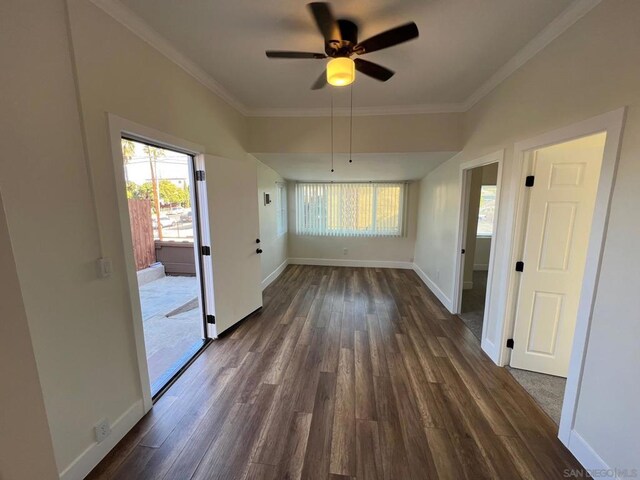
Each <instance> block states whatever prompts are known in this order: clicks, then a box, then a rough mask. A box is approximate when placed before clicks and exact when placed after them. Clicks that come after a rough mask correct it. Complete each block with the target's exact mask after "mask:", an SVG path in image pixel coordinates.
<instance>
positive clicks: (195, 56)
mask: <svg viewBox="0 0 640 480" xmlns="http://www.w3.org/2000/svg"><path fill="white" fill-rule="evenodd" d="M121 3H122V4H124V5H125V7H128V9H130V10H131V11H133V12H134V13H135V14H137V15H138V16H139V17H140V18H141V19H142V20H143V21H144V22H145V23H147V24H148V25H150V26H151V27H152V29H154V30H155V31H156V32H158V33H159V34H160V35H161V36H162V37H164V38H165V39H166V40H168V41H169V42H170V43H171V44H172V45H173V46H174V47H175V48H177V49H178V51H179V52H180V53H182V54H183V55H184V56H186V57H187V58H188V59H190V60H191V61H193V62H194V63H195V64H196V65H197V66H199V67H200V68H201V69H202V70H203V71H204V72H206V73H207V74H208V75H209V76H210V77H212V78H213V79H214V80H215V81H216V82H217V83H218V84H219V85H220V86H221V87H222V88H223V89H224V90H225V91H226V92H228V93H229V94H230V96H231V97H233V98H234V99H235V100H237V101H238V102H239V103H241V104H242V105H244V106H245V107H247V108H248V109H249V110H252V111H255V112H260V111H261V110H262V111H266V110H271V109H311V108H326V107H327V106H328V102H329V93H330V92H329V89H324V90H323V91H311V90H310V89H309V87H310V85H311V84H312V83H313V81H314V80H315V79H316V78H317V76H318V75H319V74H320V72H321V71H322V70H323V64H324V62H325V60H269V59H267V58H266V57H265V54H264V51H265V50H266V49H284V50H307V51H322V49H323V40H322V37H321V35H320V33H319V32H318V31H317V29H316V27H315V24H314V23H313V20H312V18H311V16H310V14H309V12H308V10H307V7H306V5H305V4H306V2H304V1H296V0H260V1H256V0H231V1H229V0H228V1H221V0H190V1H188V2H184V1H180V2H177V1H175V0H121ZM570 3H571V0H367V1H364V0H343V1H341V2H334V3H333V9H334V13H335V16H336V17H338V18H350V19H353V20H355V21H356V22H357V23H358V24H359V25H360V38H361V39H364V38H367V37H369V36H371V35H375V34H376V33H379V32H380V31H382V30H385V29H387V28H391V27H394V26H396V25H399V24H402V23H405V22H407V21H411V20H413V21H415V22H416V23H417V25H418V27H419V29H420V32H421V33H420V38H418V39H417V40H414V41H412V42H408V43H406V44H402V45H398V46H396V47H392V48H390V49H388V50H384V51H380V52H374V53H372V54H370V55H366V57H365V58H367V59H369V60H371V61H374V62H377V63H380V64H382V65H384V66H387V67H389V68H391V69H392V70H395V71H396V72H397V73H396V75H395V77H393V78H392V79H391V80H390V81H389V82H387V83H380V82H377V81H375V80H373V79H370V78H368V77H364V76H363V75H359V76H358V77H357V79H356V83H355V87H354V102H355V105H356V106H357V107H385V106H396V107H403V106H406V107H411V106H415V105H443V104H446V105H452V104H461V103H463V102H465V101H466V100H467V99H468V98H469V97H470V96H471V95H472V94H473V93H474V92H475V91H476V90H478V89H479V88H480V87H481V86H482V85H483V84H484V83H485V82H486V81H487V80H488V79H489V78H490V77H491V76H492V75H493V74H494V73H496V72H497V71H498V70H499V69H500V68H501V67H502V66H503V65H505V64H506V63H507V62H508V61H509V60H510V59H511V58H512V57H514V55H516V54H517V53H518V52H519V51H520V50H521V49H522V48H523V47H524V46H525V45H526V44H527V43H528V42H529V41H531V40H532V39H533V38H534V37H535V36H536V35H537V34H538V33H539V32H540V31H541V30H543V28H544V27H545V26H547V25H548V24H549V23H550V22H551V21H552V20H553V19H554V18H555V17H557V16H558V15H559V14H560V13H561V12H562V11H563V10H564V9H565V8H567V6H568V5H569V4H570Z"/></svg>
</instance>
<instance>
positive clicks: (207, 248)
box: [200, 245, 211, 256]
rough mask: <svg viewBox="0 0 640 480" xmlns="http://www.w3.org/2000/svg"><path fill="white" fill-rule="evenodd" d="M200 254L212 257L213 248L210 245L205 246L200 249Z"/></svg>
mask: <svg viewBox="0 0 640 480" xmlns="http://www.w3.org/2000/svg"><path fill="white" fill-rule="evenodd" d="M200 253H201V254H202V255H204V256H209V255H211V247H210V246H208V245H203V246H201V247H200Z"/></svg>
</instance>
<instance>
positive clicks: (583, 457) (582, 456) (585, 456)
mask: <svg viewBox="0 0 640 480" xmlns="http://www.w3.org/2000/svg"><path fill="white" fill-rule="evenodd" d="M567 448H568V449H569V451H570V452H571V453H572V454H573V456H574V457H576V459H577V460H578V461H579V462H580V464H581V465H582V466H583V467H584V468H585V469H586V470H610V468H609V466H608V465H607V464H606V462H605V461H604V460H602V458H600V455H598V454H597V453H596V452H595V451H594V450H593V448H591V445H589V444H588V443H587V441H586V440H585V439H584V438H582V437H581V436H580V434H579V433H578V432H576V431H575V430H571V433H570V434H569V445H567ZM615 478H617V477H615Z"/></svg>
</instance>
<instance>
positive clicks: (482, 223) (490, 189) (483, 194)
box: [476, 185, 496, 237]
mask: <svg viewBox="0 0 640 480" xmlns="http://www.w3.org/2000/svg"><path fill="white" fill-rule="evenodd" d="M495 209H496V186H495V185H483V186H482V188H481V190H480V209H479V210H478V230H477V233H476V235H477V236H478V237H491V236H493V215H494V212H495Z"/></svg>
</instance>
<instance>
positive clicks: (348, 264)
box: [289, 258, 413, 270]
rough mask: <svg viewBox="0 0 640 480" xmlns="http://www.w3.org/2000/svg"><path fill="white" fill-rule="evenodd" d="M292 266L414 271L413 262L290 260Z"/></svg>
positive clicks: (335, 259)
mask: <svg viewBox="0 0 640 480" xmlns="http://www.w3.org/2000/svg"><path fill="white" fill-rule="evenodd" d="M289 264H291V265H323V266H327V267H371V268H403V269H407V270H411V269H413V263H411V262H398V261H386V260H343V259H338V258H290V259H289Z"/></svg>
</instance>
